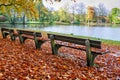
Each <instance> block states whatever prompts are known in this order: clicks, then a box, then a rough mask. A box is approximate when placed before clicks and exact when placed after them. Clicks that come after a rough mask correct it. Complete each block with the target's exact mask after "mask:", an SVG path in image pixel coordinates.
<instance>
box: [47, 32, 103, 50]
mask: <svg viewBox="0 0 120 80" xmlns="http://www.w3.org/2000/svg"><path fill="white" fill-rule="evenodd" d="M50 35H53V36H54V39H55V40H60V41H65V42H70V43H75V44H80V45H85V40H86V39H84V38H75V37H68V36H62V35H55V34H48V38H50ZM90 46H91V47H94V48H99V49H101V41H97V40H90Z"/></svg>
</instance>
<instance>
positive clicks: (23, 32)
mask: <svg viewBox="0 0 120 80" xmlns="http://www.w3.org/2000/svg"><path fill="white" fill-rule="evenodd" d="M17 31H18V32H19V34H26V35H31V36H33V35H34V32H33V31H25V30H17Z"/></svg>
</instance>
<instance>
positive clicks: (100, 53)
mask: <svg viewBox="0 0 120 80" xmlns="http://www.w3.org/2000/svg"><path fill="white" fill-rule="evenodd" d="M56 45H57V46H64V47H69V48H73V49H77V50H82V51H86V49H85V48H80V47H79V48H77V47H74V46H67V45H63V44H56ZM91 52H92V54H99V55H102V54H106V53H108V52H109V51H105V52H101V51H91Z"/></svg>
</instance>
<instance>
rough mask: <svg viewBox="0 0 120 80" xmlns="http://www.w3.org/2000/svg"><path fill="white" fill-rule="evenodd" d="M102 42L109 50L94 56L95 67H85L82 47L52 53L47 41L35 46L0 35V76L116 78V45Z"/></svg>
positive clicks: (119, 62)
mask: <svg viewBox="0 0 120 80" xmlns="http://www.w3.org/2000/svg"><path fill="white" fill-rule="evenodd" d="M102 46H103V48H105V49H109V50H110V52H111V53H109V54H105V55H100V56H98V57H97V58H96V59H95V63H96V64H97V65H98V66H99V67H87V66H86V55H85V52H84V51H78V50H74V49H70V48H65V47H62V48H61V49H60V50H59V52H60V54H58V55H52V52H51V48H50V43H49V41H48V42H46V43H44V44H43V45H42V48H41V49H37V50H36V49H35V45H34V42H33V41H32V40H26V41H25V44H20V42H19V39H18V38H17V40H16V41H11V40H10V38H9V37H8V38H7V39H2V37H1V36H0V80H110V79H111V80H115V79H116V80H118V79H120V46H108V45H102Z"/></svg>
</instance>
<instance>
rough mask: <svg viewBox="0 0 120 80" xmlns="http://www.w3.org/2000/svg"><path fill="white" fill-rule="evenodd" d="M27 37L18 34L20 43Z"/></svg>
mask: <svg viewBox="0 0 120 80" xmlns="http://www.w3.org/2000/svg"><path fill="white" fill-rule="evenodd" d="M26 39H27V38H25V37H22V36H19V40H20V43H21V44H23V43H24V42H25V40H26Z"/></svg>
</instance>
